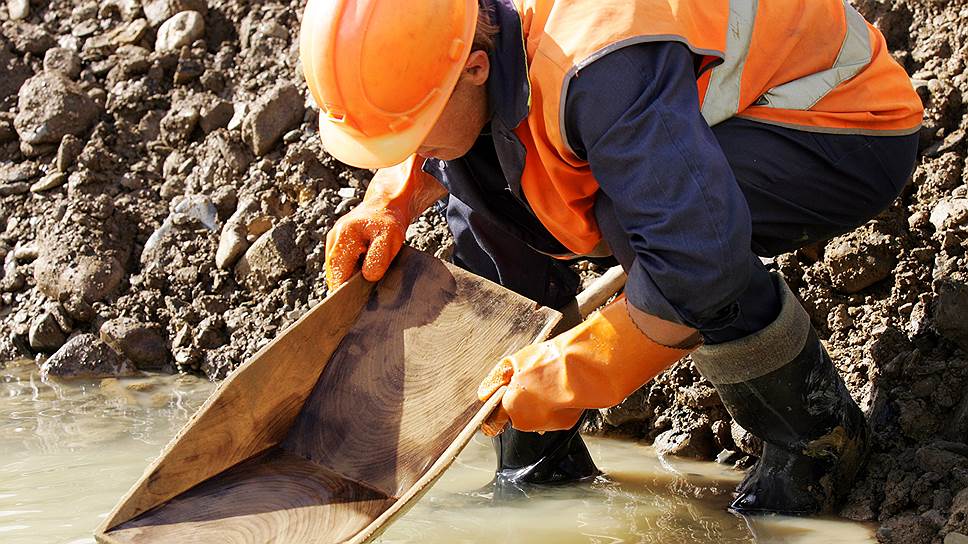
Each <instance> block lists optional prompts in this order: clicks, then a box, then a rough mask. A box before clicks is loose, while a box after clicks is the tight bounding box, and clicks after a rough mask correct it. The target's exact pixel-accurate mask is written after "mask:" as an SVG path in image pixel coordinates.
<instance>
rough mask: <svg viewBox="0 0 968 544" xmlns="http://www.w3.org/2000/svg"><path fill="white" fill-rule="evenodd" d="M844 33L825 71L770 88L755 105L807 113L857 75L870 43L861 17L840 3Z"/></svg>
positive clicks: (868, 58) (868, 54)
mask: <svg viewBox="0 0 968 544" xmlns="http://www.w3.org/2000/svg"><path fill="white" fill-rule="evenodd" d="M844 13H845V15H846V17H847V33H846V35H844V43H843V44H842V45H841V46H840V53H839V54H838V55H837V59H836V60H835V61H834V64H833V66H831V67H830V69H829V70H824V71H823V72H817V73H816V74H812V75H809V76H806V77H802V78H800V79H798V80H796V81H791V82H790V83H785V84H783V85H780V86H778V87H773V88H772V89H770V90H769V91H767V92H766V93H764V94H763V97H762V100H763V101H764V102H765V103H759V102H758V103H757V105H762V106H767V107H771V108H781V109H785V110H809V109H810V108H812V107H813V106H814V105H815V104H816V103H817V102H820V100H821V99H822V98H823V97H824V96H827V93H829V92H830V91H832V90H833V89H834V88H836V87H837V86H838V85H840V84H841V83H843V82H845V81H847V80H848V79H850V78H852V77H854V76H856V75H857V73H858V72H860V71H861V70H863V69H864V68H865V67H866V66H867V65H868V64H870V62H871V40H870V33H869V32H868V31H867V23H866V22H865V21H864V17H863V16H862V15H861V14H860V13H858V12H857V10H856V9H854V8H853V7H852V6H851V5H850V4H848V3H847V1H846V0H844Z"/></svg>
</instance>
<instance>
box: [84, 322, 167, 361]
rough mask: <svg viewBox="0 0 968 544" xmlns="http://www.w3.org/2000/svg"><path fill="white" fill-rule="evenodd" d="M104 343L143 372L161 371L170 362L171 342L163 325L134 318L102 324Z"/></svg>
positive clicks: (101, 332) (101, 331) (101, 334)
mask: <svg viewBox="0 0 968 544" xmlns="http://www.w3.org/2000/svg"><path fill="white" fill-rule="evenodd" d="M100 336H101V340H102V341H104V343H106V344H107V345H108V346H110V347H111V348H113V349H114V350H115V351H117V352H118V353H121V354H123V355H124V356H125V357H127V358H128V359H130V360H131V361H132V362H133V363H134V364H135V366H137V367H138V368H139V369H141V370H160V369H162V368H164V366H165V364H166V363H168V359H169V351H168V339H167V335H166V334H165V333H164V331H163V330H162V328H161V326H159V325H157V324H155V323H143V322H141V321H138V320H136V319H133V318H130V317H118V318H115V319H111V320H108V321H105V322H104V324H103V325H101V330H100Z"/></svg>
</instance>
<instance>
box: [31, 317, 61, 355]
mask: <svg viewBox="0 0 968 544" xmlns="http://www.w3.org/2000/svg"><path fill="white" fill-rule="evenodd" d="M27 338H28V341H29V342H30V348H31V349H33V350H34V351H38V352H44V353H51V352H54V351H57V350H58V349H60V347H61V346H63V345H64V342H65V341H66V340H67V336H66V335H65V334H64V331H62V330H61V328H60V325H58V324H57V320H56V319H55V318H54V316H53V315H51V314H50V313H48V312H44V313H42V314H40V315H39V316H37V317H36V318H35V319H34V320H33V322H31V324H30V332H29V333H28V336H27Z"/></svg>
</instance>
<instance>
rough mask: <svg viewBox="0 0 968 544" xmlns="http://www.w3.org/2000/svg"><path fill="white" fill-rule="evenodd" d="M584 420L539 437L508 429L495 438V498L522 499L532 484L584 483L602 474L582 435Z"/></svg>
mask: <svg viewBox="0 0 968 544" xmlns="http://www.w3.org/2000/svg"><path fill="white" fill-rule="evenodd" d="M583 420H584V417H582V419H580V420H579V421H578V423H576V424H575V426H574V427H572V428H571V429H568V430H567V431H551V432H546V433H543V434H539V433H526V432H522V431H518V430H515V429H512V428H508V429H506V430H505V431H504V432H503V433H501V434H499V435H498V436H496V437H494V438H493V439H492V441H493V444H494V451H495V453H497V471H496V472H495V475H494V482H493V483H494V492H495V496H496V497H499V498H508V497H514V496H520V495H522V494H525V493H526V491H527V488H528V487H530V486H532V485H549V484H565V483H572V482H581V481H586V480H589V479H592V478H594V477H595V476H597V475H599V474H600V473H601V472H600V471H599V470H598V467H596V466H595V462H594V461H592V457H591V455H589V453H588V448H587V447H586V446H585V442H584V441H583V440H582V438H581V435H580V434H578V428H579V427H581V423H582V421H583Z"/></svg>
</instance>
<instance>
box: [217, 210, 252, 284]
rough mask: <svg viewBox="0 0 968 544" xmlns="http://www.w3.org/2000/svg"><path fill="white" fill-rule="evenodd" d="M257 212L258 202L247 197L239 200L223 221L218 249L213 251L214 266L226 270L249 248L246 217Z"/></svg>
mask: <svg viewBox="0 0 968 544" xmlns="http://www.w3.org/2000/svg"><path fill="white" fill-rule="evenodd" d="M258 212H259V202H258V201H256V200H255V199H251V198H247V199H243V200H242V201H240V202H239V206H238V208H236V210H235V212H234V213H233V214H232V215H231V216H230V217H229V218H228V220H227V221H225V226H223V227H222V232H221V234H220V235H219V241H218V250H217V251H216V252H215V266H217V267H219V268H220V269H222V270H228V269H230V268H232V267H233V266H235V263H236V262H238V260H239V258H240V257H241V256H242V255H243V254H244V253H245V251H246V250H247V249H249V241H248V238H247V236H246V235H247V234H248V229H247V227H246V224H247V223H248V221H247V218H248V217H250V216H252V215H253V214H256V213H258Z"/></svg>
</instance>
